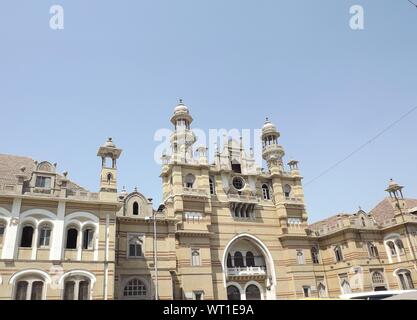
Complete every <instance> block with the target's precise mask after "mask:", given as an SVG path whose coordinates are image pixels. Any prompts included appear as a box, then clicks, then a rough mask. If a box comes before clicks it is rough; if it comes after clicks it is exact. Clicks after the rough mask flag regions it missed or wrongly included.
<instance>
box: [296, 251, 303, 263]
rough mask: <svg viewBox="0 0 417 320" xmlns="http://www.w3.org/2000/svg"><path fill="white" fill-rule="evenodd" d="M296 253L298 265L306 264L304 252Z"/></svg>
mask: <svg viewBox="0 0 417 320" xmlns="http://www.w3.org/2000/svg"><path fill="white" fill-rule="evenodd" d="M296 253H297V263H298V264H305V259H304V253H303V250H297V251H296Z"/></svg>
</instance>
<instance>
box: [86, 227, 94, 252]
mask: <svg viewBox="0 0 417 320" xmlns="http://www.w3.org/2000/svg"><path fill="white" fill-rule="evenodd" d="M93 240H94V229H92V228H86V229H84V231H83V249H85V250H92V249H93V248H94V242H93Z"/></svg>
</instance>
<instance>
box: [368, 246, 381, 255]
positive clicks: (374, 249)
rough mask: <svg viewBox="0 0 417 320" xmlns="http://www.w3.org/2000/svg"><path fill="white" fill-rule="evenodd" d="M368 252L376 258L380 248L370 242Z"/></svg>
mask: <svg viewBox="0 0 417 320" xmlns="http://www.w3.org/2000/svg"><path fill="white" fill-rule="evenodd" d="M368 252H369V256H370V257H372V258H376V257H378V255H379V254H378V248H377V247H376V246H375V245H374V244H373V243H372V242H368Z"/></svg>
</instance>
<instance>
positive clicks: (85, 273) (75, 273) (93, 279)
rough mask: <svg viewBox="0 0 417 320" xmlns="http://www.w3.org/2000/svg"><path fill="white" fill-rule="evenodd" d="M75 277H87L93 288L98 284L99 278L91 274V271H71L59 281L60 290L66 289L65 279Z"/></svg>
mask: <svg viewBox="0 0 417 320" xmlns="http://www.w3.org/2000/svg"><path fill="white" fill-rule="evenodd" d="M73 276H82V277H87V278H88V279H90V281H91V287H93V285H94V284H95V283H96V281H97V278H96V276H95V275H94V274H93V273H91V272H90V271H87V270H82V269H75V270H70V271H67V272H65V273H64V274H63V275H62V276H61V277H60V278H59V280H58V285H59V288H60V289H63V288H64V282H65V279H66V278H68V277H73Z"/></svg>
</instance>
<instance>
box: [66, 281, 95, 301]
mask: <svg viewBox="0 0 417 320" xmlns="http://www.w3.org/2000/svg"><path fill="white" fill-rule="evenodd" d="M63 298H64V300H90V279H88V278H87V277H82V276H73V277H69V278H68V279H66V280H65V283H64V297H63Z"/></svg>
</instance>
